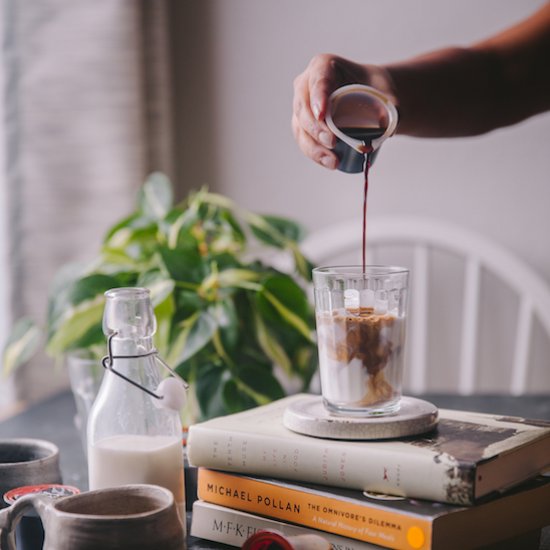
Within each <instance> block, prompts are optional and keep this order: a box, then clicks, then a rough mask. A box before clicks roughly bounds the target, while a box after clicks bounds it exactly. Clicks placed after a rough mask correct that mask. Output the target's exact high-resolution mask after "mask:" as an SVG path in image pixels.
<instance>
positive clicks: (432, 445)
mask: <svg viewBox="0 0 550 550" xmlns="http://www.w3.org/2000/svg"><path fill="white" fill-rule="evenodd" d="M309 398H315V397H314V396H307V395H303V394H299V395H295V396H291V397H287V398H284V399H281V400H279V401H276V402H274V403H271V404H269V405H265V406H262V407H258V408H255V409H252V410H248V411H245V412H241V413H237V414H232V415H228V416H224V417H219V418H215V419H212V420H208V421H206V422H203V423H200V424H196V425H194V426H192V427H191V428H190V430H189V438H188V442H187V453H188V455H187V456H188V460H189V463H190V464H191V465H192V466H196V467H198V479H197V494H198V498H199V500H197V501H196V502H195V503H194V505H193V514H192V523H191V534H192V535H194V536H197V537H200V538H204V539H207V540H213V541H217V542H222V543H225V544H229V545H232V546H237V547H240V546H241V545H242V544H243V542H244V541H245V540H246V539H247V538H248V537H249V536H250V535H252V534H253V533H254V532H255V531H257V530H259V529H275V530H278V531H281V532H283V533H285V534H287V535H296V534H300V533H306V532H312V530H316V531H315V532H317V533H321V534H322V535H323V536H324V537H325V538H326V539H327V540H329V541H330V542H331V543H332V545H333V547H334V548H336V549H357V550H358V549H367V548H368V549H373V548H396V549H411V550H428V549H436V550H437V549H441V550H453V549H457V550H467V549H469V548H509V549H514V550H516V549H521V550H528V549H530V548H538V544H539V542H538V541H539V536H540V530H541V528H543V527H545V526H547V525H550V478H548V477H544V476H541V475H539V474H540V473H541V472H543V471H544V470H547V469H548V468H549V467H550V423H549V422H544V421H531V420H526V419H523V418H517V417H502V416H497V415H489V414H482V413H472V412H463V411H452V410H440V417H439V424H438V427H437V429H436V430H434V431H433V432H430V433H428V434H424V435H421V436H415V437H411V438H407V439H403V440H399V441H397V440H392V441H369V442H367V441H342V440H327V439H319V438H314V437H309V436H306V435H301V434H298V433H294V432H292V431H290V430H288V429H286V428H285V427H284V425H283V414H284V411H285V409H286V407H287V406H288V405H289V404H290V403H292V402H293V401H294V400H298V399H309Z"/></svg>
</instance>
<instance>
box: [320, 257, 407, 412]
mask: <svg viewBox="0 0 550 550" xmlns="http://www.w3.org/2000/svg"><path fill="white" fill-rule="evenodd" d="M408 282H409V271H408V269H406V268H403V267H395V266H377V265H370V266H366V268H365V270H363V268H362V267H360V266H337V267H318V268H315V269H314V270H313V285H314V292H315V317H316V322H317V340H318V348H319V370H320V377H321V393H322V396H323V403H324V405H325V407H326V408H327V409H328V411H329V412H331V413H334V414H340V415H352V416H371V415H387V414H393V413H396V412H397V411H398V410H399V405H400V400H401V386H402V378H403V355H404V346H405V332H406V330H405V329H406V319H407V294H408Z"/></svg>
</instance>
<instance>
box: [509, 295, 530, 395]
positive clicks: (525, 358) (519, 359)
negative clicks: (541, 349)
mask: <svg viewBox="0 0 550 550" xmlns="http://www.w3.org/2000/svg"><path fill="white" fill-rule="evenodd" d="M532 322H533V302H532V301H531V299H530V298H528V297H527V296H523V297H522V299H521V302H520V305H519V314H518V322H517V329H516V345H515V349H514V363H513V365H512V378H511V383H510V393H511V394H512V395H521V394H523V393H525V389H526V387H527V367H528V364H529V348H530V343H531V329H532V326H533V325H532Z"/></svg>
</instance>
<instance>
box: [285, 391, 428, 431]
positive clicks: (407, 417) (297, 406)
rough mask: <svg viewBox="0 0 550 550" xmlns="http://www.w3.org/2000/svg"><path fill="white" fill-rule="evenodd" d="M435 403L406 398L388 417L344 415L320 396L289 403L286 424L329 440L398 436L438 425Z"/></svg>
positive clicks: (293, 428)
mask: <svg viewBox="0 0 550 550" xmlns="http://www.w3.org/2000/svg"><path fill="white" fill-rule="evenodd" d="M437 419H438V410H437V407H436V406H435V405H432V403H429V402H428V401H423V400H422V399H417V398H416V397H406V396H405V397H402V398H401V407H400V408H399V411H397V412H396V413H394V414H391V415H387V416H369V417H356V416H341V415H336V414H331V413H329V412H328V411H327V410H326V408H325V406H324V405H323V399H322V397H321V396H320V395H311V396H306V397H304V399H300V400H299V401H295V402H294V403H292V404H291V405H289V406H288V407H287V408H286V410H285V413H284V416H283V424H284V426H285V427H286V428H288V429H289V430H292V431H293V432H298V433H301V434H304V435H311V436H314V437H322V438H325V439H363V440H365V439H395V438H399V437H407V436H411V435H418V434H422V433H425V432H428V431H430V430H431V429H433V428H434V427H435V426H436V425H437Z"/></svg>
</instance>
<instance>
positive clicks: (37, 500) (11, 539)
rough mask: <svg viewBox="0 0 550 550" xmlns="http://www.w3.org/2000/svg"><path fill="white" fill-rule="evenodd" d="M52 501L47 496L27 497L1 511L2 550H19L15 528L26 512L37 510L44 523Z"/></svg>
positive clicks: (0, 547)
mask: <svg viewBox="0 0 550 550" xmlns="http://www.w3.org/2000/svg"><path fill="white" fill-rule="evenodd" d="M51 501H52V499H51V497H48V496H47V495H25V496H24V497H21V498H20V499H18V500H17V501H16V502H14V503H13V504H12V505H11V506H9V507H8V508H5V509H4V510H2V511H0V550H17V548H16V546H15V527H16V526H17V524H18V523H19V520H20V519H21V518H22V517H23V516H24V515H25V513H26V512H28V511H29V510H31V509H33V508H34V510H36V512H37V513H38V515H39V516H40V519H41V520H42V522H43V523H44V518H45V512H46V510H47V508H48V507H49V505H50V503H51Z"/></svg>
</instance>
